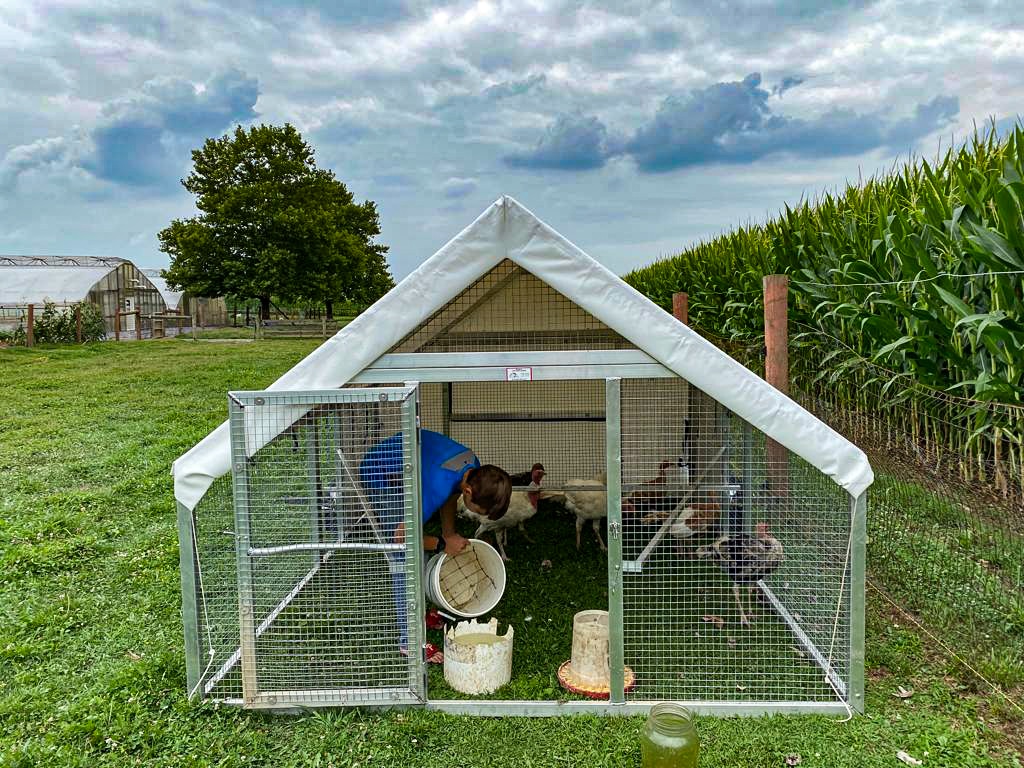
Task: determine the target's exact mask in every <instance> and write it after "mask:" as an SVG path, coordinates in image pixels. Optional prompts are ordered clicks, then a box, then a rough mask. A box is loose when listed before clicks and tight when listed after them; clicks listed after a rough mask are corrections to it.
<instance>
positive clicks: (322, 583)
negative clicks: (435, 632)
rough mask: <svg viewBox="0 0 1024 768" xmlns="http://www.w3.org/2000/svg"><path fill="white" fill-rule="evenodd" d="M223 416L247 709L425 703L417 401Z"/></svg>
mask: <svg viewBox="0 0 1024 768" xmlns="http://www.w3.org/2000/svg"><path fill="white" fill-rule="evenodd" d="M230 404H231V450H232V473H233V480H234V503H235V531H234V534H235V537H236V557H237V567H238V598H239V634H240V646H239V650H238V654H237V656H238V663H237V670H236V671H235V672H234V673H235V674H238V675H240V677H241V689H242V697H243V701H242V703H243V704H244V705H245V706H247V707H258V708H271V707H296V706H301V707H309V706H338V705H392V704H417V703H422V702H423V701H424V700H425V697H426V677H425V672H426V670H425V664H424V663H423V659H422V652H417V651H416V650H415V649H421V648H422V647H423V643H424V627H423V619H422V617H423V611H424V605H423V603H424V597H423V589H422V559H423V551H422V547H421V546H415V543H416V542H419V541H421V538H422V534H421V516H420V474H419V432H418V424H417V422H418V413H417V411H418V397H417V388H416V387H415V386H405V387H389V388H379V387H377V388H366V389H362V388H360V389H341V390H330V391H320V392H274V391H266V392H236V393H232V394H231V396H230ZM409 649H413V650H412V652H409Z"/></svg>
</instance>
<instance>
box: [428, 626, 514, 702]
mask: <svg viewBox="0 0 1024 768" xmlns="http://www.w3.org/2000/svg"><path fill="white" fill-rule="evenodd" d="M513 635H514V632H513V631H512V627H511V626H510V627H509V628H508V631H507V632H506V633H505V634H504V635H499V634H498V620H497V619H491V620H490V621H489V622H487V623H486V624H481V623H480V622H478V621H476V620H473V621H463V622H459V623H458V624H456V625H455V626H454V627H451V628H450V629H449V630H447V631H446V632H445V633H444V679H445V680H446V681H447V682H448V685H450V686H451V687H452V688H454V689H455V690H456V691H459V692H460V693H468V694H474V695H475V694H481V693H493V692H494V691H496V690H498V689H499V688H501V686H503V685H505V683H507V682H508V681H509V680H511V679H512V638H513Z"/></svg>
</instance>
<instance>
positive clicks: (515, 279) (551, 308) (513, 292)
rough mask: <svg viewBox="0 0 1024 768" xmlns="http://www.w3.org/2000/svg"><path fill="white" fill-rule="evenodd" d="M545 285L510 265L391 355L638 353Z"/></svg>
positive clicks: (503, 265) (465, 293)
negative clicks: (612, 351) (561, 352)
mask: <svg viewBox="0 0 1024 768" xmlns="http://www.w3.org/2000/svg"><path fill="white" fill-rule="evenodd" d="M632 348H633V345H632V344H631V343H630V342H628V341H627V340H626V339H624V338H623V337H622V336H620V335H619V334H617V333H615V332H614V331H612V330H611V329H610V328H608V326H606V325H605V324H604V323H602V322H601V321H600V320H598V319H597V318H595V317H594V316H593V315H591V314H590V313H588V312H587V311H586V310H584V309H581V308H580V307H579V306H577V305H576V304H575V303H573V302H572V301H570V300H569V299H567V298H566V297H565V296H563V295H562V294H560V293H559V292H558V291H556V290H555V289H554V288H552V287H550V286H549V285H547V284H546V283H544V282H542V281H541V280H540V279H538V278H537V277H535V276H534V275H532V274H531V273H529V272H527V271H526V270H524V269H523V268H522V267H520V266H518V265H516V264H515V263H513V262H512V261H509V260H508V259H505V260H504V261H502V262H500V263H499V264H498V265H497V266H496V267H494V269H492V270H490V271H489V272H487V273H486V274H485V275H483V276H482V277H481V278H480V279H479V280H477V281H476V282H475V283H473V284H472V285H470V286H469V287H468V288H466V289H465V290H463V291H462V292H461V293H460V294H459V295H458V296H456V297H455V298H454V299H452V300H451V301H450V302H448V303H447V304H446V305H445V306H444V307H442V308H441V309H440V310H438V311H437V312H435V313H434V314H433V315H432V316H431V317H429V318H428V319H427V320H426V321H424V322H423V323H422V324H420V326H419V327H418V328H417V329H416V330H415V331H413V332H412V333H410V334H409V335H407V336H406V337H405V338H404V339H402V341H400V342H399V343H398V344H396V345H395V346H394V347H393V348H392V349H391V350H390V351H391V352H487V351H493V352H519V351H524V350H532V351H543V350H569V349H573V350H585V349H632Z"/></svg>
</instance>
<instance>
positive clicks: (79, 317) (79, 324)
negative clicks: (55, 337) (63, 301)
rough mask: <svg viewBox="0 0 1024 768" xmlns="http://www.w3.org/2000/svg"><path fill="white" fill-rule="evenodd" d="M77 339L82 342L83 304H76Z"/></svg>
mask: <svg viewBox="0 0 1024 768" xmlns="http://www.w3.org/2000/svg"><path fill="white" fill-rule="evenodd" d="M75 341H77V342H78V343H79V344H81V343H82V305H81V304H75Z"/></svg>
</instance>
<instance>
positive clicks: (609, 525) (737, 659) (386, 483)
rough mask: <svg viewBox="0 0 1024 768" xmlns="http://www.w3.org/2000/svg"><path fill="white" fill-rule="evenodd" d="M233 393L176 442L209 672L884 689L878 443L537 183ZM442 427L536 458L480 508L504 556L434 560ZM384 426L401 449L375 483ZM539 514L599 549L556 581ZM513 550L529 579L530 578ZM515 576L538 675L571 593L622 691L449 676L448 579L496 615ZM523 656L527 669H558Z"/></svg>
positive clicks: (248, 684)
mask: <svg viewBox="0 0 1024 768" xmlns="http://www.w3.org/2000/svg"><path fill="white" fill-rule="evenodd" d="M228 413H229V419H228V422H227V423H225V424H223V425H221V426H220V427H219V428H218V429H217V430H216V431H214V432H213V433H211V434H210V435H208V436H207V437H206V438H205V439H204V440H202V441H201V442H200V443H198V444H197V445H196V446H195V447H194V448H193V449H192V450H190V451H189V452H188V453H187V454H185V455H184V456H182V457H181V458H179V459H178V460H177V461H176V462H175V464H174V493H175V499H176V501H177V503H178V539H179V545H180V547H179V550H180V557H181V584H182V613H183V619H184V622H183V623H184V629H185V662H186V663H185V669H186V676H187V684H188V692H189V696H190V697H199V698H204V699H212V700H215V701H219V702H224V703H229V704H234V705H240V706H244V707H247V708H265V709H274V708H302V707H314V706H367V707H386V706H398V705H402V706H411V707H425V708H428V709H432V710H438V711H444V712H449V713H455V714H479V715H491V716H493V715H537V716H541V715H555V714H571V713H591V714H630V715H644V714H646V713H647V712H648V711H649V710H650V708H651V706H652V705H653V703H655V702H662V701H671V702H676V703H679V704H683V705H685V706H686V707H687V708H688V709H690V710H692V711H693V712H694V713H696V714H698V715H706V714H718V715H736V714H755V713H816V714H840V713H841V714H844V715H845V714H846V713H847V712H848V711H849V710H850V709H853V710H855V711H861V710H862V709H863V706H864V587H865V582H864V564H865V542H866V514H867V489H868V488H869V486H870V485H871V483H872V480H873V474H872V470H871V466H870V464H869V463H868V461H867V458H866V457H865V455H864V453H863V452H862V451H861V450H860V449H859V448H857V447H856V446H855V445H853V444H852V443H850V442H849V441H848V440H847V439H846V438H844V437H843V436H842V435H840V434H839V433H837V432H835V431H834V430H832V429H830V428H829V427H828V426H827V425H826V424H824V423H823V422H822V421H820V420H819V419H817V418H816V417H815V416H814V415H813V414H811V413H810V412H808V411H807V410H805V409H804V408H802V407H801V406H800V405H798V404H797V403H796V402H794V401H793V400H791V399H789V398H788V397H787V396H786V395H784V394H783V393H781V392H780V391H778V390H777V389H775V388H774V387H772V386H771V385H769V384H768V383H767V382H765V381H764V380H763V379H761V378H760V377H758V376H757V375H756V374H755V373H753V372H752V371H750V370H748V369H747V368H745V367H743V366H742V365H741V364H740V363H738V362H736V361H735V360H733V359H732V358H731V357H729V356H728V355H727V354H725V353H724V352H722V351H721V350H720V349H718V348H717V347H715V346H714V345H713V344H711V343H710V342H709V341H707V340H706V339H704V338H703V337H701V336H700V335H699V334H698V333H696V332H695V331H693V330H692V329H691V328H688V327H687V326H686V325H685V324H683V323H681V322H679V321H678V320H677V319H675V318H674V317H673V316H672V314H670V313H669V312H666V311H665V310H664V309H662V308H661V307H659V306H657V305H655V304H654V303H653V302H651V301H650V300H648V299H647V298H645V297H644V296H643V295H642V294H641V293H639V292H638V291H636V290H634V289H633V288H632V287H630V286H629V285H627V284H626V283H625V282H623V281H622V280H621V279H619V278H618V277H616V276H615V275H614V274H612V273H611V272H610V271H608V270H607V269H606V268H605V267H603V266H602V265H600V264H599V263H597V262H596V261H594V260H593V259H592V258H591V257H589V256H587V254H585V253H583V252H582V251H581V250H580V249H579V248H577V247H576V246H575V245H573V244H572V243H570V242H569V241H568V240H566V239H565V238H564V237H562V236H561V235H559V234H558V233H557V232H555V231H554V230H552V229H551V228H550V227H549V226H547V225H546V224H544V223H543V222H542V221H540V220H539V219H538V218H537V217H536V216H534V215H533V214H532V213H531V212H530V211H528V210H527V209H526V208H524V207H523V206H522V205H520V204H519V203H518V202H516V201H515V200H513V199H511V198H508V197H502V198H500V199H499V200H497V201H496V202H495V203H494V204H493V205H491V206H490V207H489V208H488V209H487V210H485V211H484V212H483V213H482V214H481V215H480V217H479V218H477V219H476V220H475V221H474V222H472V223H471V224H470V225H469V226H468V227H467V228H466V229H465V230H463V231H462V232H460V233H459V234H458V235H457V236H456V237H454V238H453V239H452V240H451V241H450V242H449V243H447V244H446V245H445V246H444V247H442V248H441V249H440V250H439V251H438V252H437V253H436V254H434V255H433V256H432V257H430V258H429V259H427V260H426V261H425V262H424V263H423V264H421V265H420V266H419V267H418V268H417V269H416V270H415V271H414V272H413V273H412V274H410V275H409V276H408V277H407V278H405V279H404V280H403V281H402V282H401V283H400V284H399V285H398V286H396V287H395V288H394V289H392V290H391V291H390V292H389V293H388V294H387V295H385V296H384V297H383V298H381V299H380V300H379V301H377V302H376V303H375V304H374V305H373V306H372V307H370V308H369V309H367V310H366V311H365V312H363V313H361V314H360V315H359V316H358V317H356V318H355V319H354V320H352V322H350V323H349V324H348V325H346V326H345V328H343V329H342V330H341V331H339V332H338V333H337V334H336V335H335V336H334V337H333V338H331V339H329V340H328V341H326V342H325V343H324V344H322V345H320V346H319V347H318V348H317V349H315V350H314V351H312V352H311V353H310V354H309V355H308V356H307V357H306V358H305V359H304V360H302V361H301V362H300V363H299V364H298V365H296V366H295V367H294V368H293V369H292V370H290V371H288V372H287V373H285V374H284V375H283V376H282V377H281V378H279V379H278V380H277V381H276V382H274V383H273V384H272V385H271V386H270V387H269V388H268V389H265V390H261V391H255V392H231V393H229V394H228ZM427 432H433V433H437V434H440V435H443V436H445V437H447V438H450V439H451V440H453V441H455V442H457V443H459V444H460V445H462V446H466V447H467V448H468V449H470V450H471V451H472V453H473V454H474V455H475V456H476V458H478V459H479V461H480V463H481V464H496V465H498V466H499V467H502V468H503V469H505V470H506V471H508V473H509V475H510V476H511V477H514V478H515V482H514V483H513V490H512V497H513V498H512V499H510V503H509V510H511V511H510V513H508V516H507V518H505V517H503V518H501V519H499V520H497V521H495V520H491V519H490V518H485V519H481V518H480V517H479V515H478V516H477V518H476V519H474V520H472V522H471V523H468V522H467V521H466V520H465V519H463V518H460V519H459V520H458V525H459V526H460V527H461V531H462V533H463V534H466V533H471V532H472V531H473V530H474V529H477V530H478V531H479V533H477V534H475V535H476V537H477V538H479V537H480V536H484V535H487V534H488V533H493V534H494V535H495V537H496V543H497V544H498V548H499V549H498V551H497V552H496V551H495V549H494V548H492V547H490V546H484V545H483V544H482V543H479V542H474V543H473V544H472V546H471V548H470V549H469V550H468V551H467V553H465V555H459V556H456V557H448V556H446V555H443V554H442V555H441V556H439V557H436V558H434V559H432V560H431V562H430V565H429V567H425V566H426V565H427V563H426V560H427V555H426V553H425V552H424V551H423V549H422V546H421V544H422V541H423V535H424V524H425V521H424V519H423V512H424V509H423V498H424V489H423V482H422V478H421V474H422V473H421V467H420V461H421V453H422V452H421V447H422V446H423V444H424V436H425V434H426V433H427ZM384 443H387V445H389V446H390V447H389V448H388V450H389V451H390V452H391V454H392V455H391V458H393V459H394V461H392V462H390V463H389V464H388V469H387V471H386V472H382V473H380V474H379V475H377V476H375V477H372V478H369V479H368V478H367V477H365V476H363V474H361V473H362V472H363V470H364V469H365V467H364V462H365V460H366V457H367V456H368V455H373V454H372V451H373V450H374V449H375V448H378V447H379V446H381V445H382V444H384ZM371 464H372V462H371ZM373 466H376V465H373ZM554 508H559V509H562V510H564V511H565V512H568V513H569V514H570V515H572V516H573V517H575V531H574V530H573V523H572V522H570V520H571V518H570V519H566V518H564V517H563V518H562V519H561V520H558V518H557V514H556V513H555V512H554V511H553V510H554ZM469 511H472V510H469ZM545 515H550V517H549V518H548V519H547V520H546V521H543V522H542V521H541V520H538V519H536V518H538V517H541V518H542V517H544V516H545ZM427 524H428V525H429V524H432V523H427ZM470 524H472V525H473V528H470V527H469V525H470ZM542 525H543V526H544V527H543V528H541V527H540V526H542ZM399 526H401V529H399ZM531 527H536V528H537V529H538V530H542V531H543V532H544V538H543V539H542V540H539V541H538V542H537V544H536V545H534V546H535V547H536V548H537V549H539V548H545V556H546V557H548V558H550V559H551V560H553V561H554V562H555V563H556V564H557V565H556V568H557V567H562V565H563V564H571V566H572V567H573V568H575V569H576V571H577V573H578V574H579V575H578V578H576V579H575V580H574V581H571V582H570V581H561V582H557V584H558V589H559V592H558V593H550V592H545V591H544V589H542V587H543V586H544V582H542V581H541V580H542V579H548V582H547V584H548V585H549V586H550V585H552V584H554V583H556V582H555V581H554V580H553V579H551V577H550V574H551V572H552V568H551V563H550V561H548V560H545V562H548V566H547V567H546V568H545V567H544V566H543V564H542V567H541V568H540V569H538V568H537V567H536V563H530V567H525V566H524V565H523V564H524V563H527V562H529V561H528V560H527V558H528V557H531V550H529V549H527V547H526V545H524V543H523V542H524V541H525V540H526V537H525V535H524V534H526V533H527V531H528V529H530V528H531ZM588 527H590V528H592V529H593V532H592V533H591V531H587V530H585V529H586V528H588ZM513 529H517V530H513ZM399 530H401V534H402V535H398V532H399ZM538 538H540V537H538ZM577 550H579V552H580V554H577ZM533 551H534V552H536V549H534V550H533ZM554 552H557V553H558V554H557V555H554V556H552V553H554ZM502 555H504V556H506V557H507V558H508V559H509V560H511V562H512V563H514V564H515V566H514V567H515V570H512V569H511V568H510V570H509V572H508V573H509V578H510V580H511V577H512V574H516V578H520V579H522V581H521V582H516V583H515V584H512V583H510V584H509V585H508V586H509V589H508V594H507V595H506V594H505V590H506V584H505V578H506V573H505V569H504V567H503V565H502V563H503V559H502ZM536 560H540V558H539V557H538V558H536ZM566 567H568V565H567V566H566ZM585 569H592V570H588V571H587V572H583V571H584V570H585ZM534 580H536V581H534ZM513 586H514V589H512V587H513ZM503 595H505V596H504V597H503ZM428 596H429V597H428ZM513 596H514V597H515V599H516V600H531V601H532V602H531V603H530V605H529V613H526V612H525V611H524V613H522V614H518V613H517V612H516V611H513V610H512V609H519V608H525V607H526V606H525V605H519V604H516V605H508V606H507V607H508V609H509V615H523V616H524V618H523V621H524V622H525V621H531V623H530V624H529V625H527V626H523V625H519V626H520V630H519V633H520V654H521V655H522V648H523V645H522V644H523V642H524V640H525V635H524V634H523V633H524V632H529V633H530V635H531V636H530V657H529V659H523V661H524V664H523V667H522V669H523V674H524V675H539V676H544V675H546V672H544V671H542V670H550V671H554V670H556V669H558V665H559V664H560V663H561V662H562V661H563V660H564V659H565V652H566V650H567V649H566V648H565V647H564V646H562V645H559V644H558V643H557V640H556V639H555V637H556V636H555V634H554V633H545V632H542V631H541V629H542V628H543V629H545V630H546V629H547V627H553V626H558V624H557V622H558V621H559V620H560V619H565V618H567V617H566V616H565V615H564V614H562V615H560V613H559V612H561V611H564V610H565V606H566V605H573V604H577V605H580V606H583V605H586V606H591V607H594V608H601V609H606V611H607V613H606V615H602V616H601V618H600V619H593V618H591V619H589V620H581V621H580V622H579V623H578V626H576V622H574V632H573V634H574V640H573V650H572V658H570V660H569V662H568V663H567V665H565V666H564V668H563V674H562V677H563V678H565V680H566V681H567V682H568V683H569V684H571V685H573V686H574V687H575V688H576V689H577V690H580V691H583V692H586V690H589V689H586V688H585V687H584V685H582V684H581V683H582V682H584V681H586V683H587V685H594V686H595V690H594V691H591V693H594V692H598V691H596V688H597V687H599V688H600V691H599V693H600V694H601V695H605V691H607V698H606V700H595V701H588V700H581V699H579V698H576V697H573V699H572V700H569V701H561V700H558V701H556V700H548V701H540V700H529V701H527V700H517V701H503V700H498V699H491V698H482V699H467V698H464V697H455V696H452V691H451V689H450V688H449V686H442V687H438V688H437V689H436V690H435V689H434V687H433V685H432V683H431V681H432V680H435V679H436V675H432V674H431V672H430V670H429V668H428V667H427V663H426V660H425V659H424V658H423V654H419V653H409V649H411V648H421V647H424V646H426V645H427V631H428V630H427V627H426V626H425V615H426V609H427V602H428V600H429V601H430V602H432V603H436V604H437V605H438V606H439V607H440V608H441V610H442V611H443V612H444V613H445V614H447V615H449V616H453V617H460V618H471V617H477V616H480V617H483V616H484V615H485V614H486V613H487V612H488V611H489V610H491V609H493V608H494V606H495V605H497V604H498V601H499V599H500V600H503V603H510V602H511V600H510V598H511V597H513ZM538 598H541V599H538ZM599 600H606V601H607V603H606V604H604V605H601V604H600V603H595V602H594V601H599ZM502 607H503V608H504V607H505V606H504V605H503V606H502ZM573 610H576V609H573ZM542 611H543V612H544V613H546V614H547V615H545V616H542V615H540V614H541V612H542ZM526 616H529V617H532V619H531V618H525V617H526ZM549 620H550V621H549ZM542 621H543V623H541V622H542ZM545 638H547V640H545ZM565 640H568V638H565ZM588 648H589V650H587V649H588ZM526 662H528V663H526ZM438 672H440V670H438ZM580 675H582V677H579V676H580ZM605 676H607V679H605ZM574 680H575V681H576V682H575V683H574V682H573V681H574ZM595 681H596V682H595ZM517 682H518V681H516V680H513V682H512V685H510V686H506V687H505V688H503V689H502V690H503V691H510V690H523V691H534V692H539V691H541V690H547V688H546V687H545V686H536V685H524V686H522V687H521V688H519V687H517V686H516V685H515V684H516V683H517ZM598 682H599V683H600V685H598ZM578 683H579V684H578ZM495 695H496V696H498V695H500V694H495ZM537 695H542V694H539V693H538V694H537ZM446 697H447V698H446Z"/></svg>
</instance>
